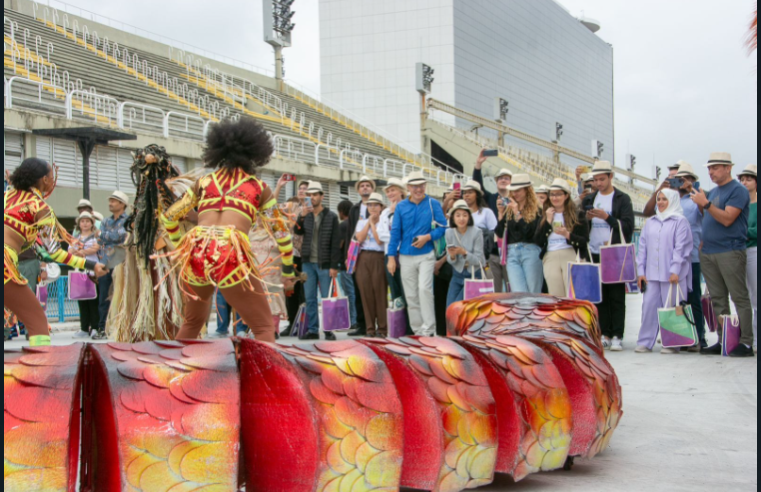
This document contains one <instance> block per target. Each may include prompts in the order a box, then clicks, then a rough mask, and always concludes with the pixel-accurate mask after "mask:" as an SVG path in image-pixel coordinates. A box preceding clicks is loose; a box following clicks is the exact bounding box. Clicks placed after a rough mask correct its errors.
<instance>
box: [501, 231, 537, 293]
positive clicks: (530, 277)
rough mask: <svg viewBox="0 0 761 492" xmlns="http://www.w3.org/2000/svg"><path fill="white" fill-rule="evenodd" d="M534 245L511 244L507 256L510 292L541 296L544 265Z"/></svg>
mask: <svg viewBox="0 0 761 492" xmlns="http://www.w3.org/2000/svg"><path fill="white" fill-rule="evenodd" d="M541 253H542V250H541V248H539V246H537V245H535V244H528V243H518V244H511V245H510V248H509V250H508V255H507V276H508V277H509V278H510V290H511V292H518V293H521V292H527V293H531V294H541V293H542V285H543V284H544V265H542V260H541V259H539V255H540V254H541Z"/></svg>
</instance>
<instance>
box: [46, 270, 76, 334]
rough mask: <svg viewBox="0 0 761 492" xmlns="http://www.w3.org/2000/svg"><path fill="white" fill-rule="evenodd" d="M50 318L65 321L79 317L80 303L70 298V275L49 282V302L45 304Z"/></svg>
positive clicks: (59, 321)
mask: <svg viewBox="0 0 761 492" xmlns="http://www.w3.org/2000/svg"><path fill="white" fill-rule="evenodd" d="M45 313H46V314H47V317H48V320H51V321H52V320H55V321H56V322H58V323H64V322H66V321H71V320H73V319H77V318H79V304H77V301H72V300H70V299H69V277H60V278H59V279H58V280H56V281H55V282H54V283H51V284H48V302H47V304H46V305H45Z"/></svg>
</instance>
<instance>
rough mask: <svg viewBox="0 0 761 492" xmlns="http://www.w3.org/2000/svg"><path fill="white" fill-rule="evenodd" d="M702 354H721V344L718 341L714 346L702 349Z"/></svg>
mask: <svg viewBox="0 0 761 492" xmlns="http://www.w3.org/2000/svg"><path fill="white" fill-rule="evenodd" d="M700 353H701V355H721V344H720V343H717V344H716V345H714V346H713V347H707V348H704V349H700Z"/></svg>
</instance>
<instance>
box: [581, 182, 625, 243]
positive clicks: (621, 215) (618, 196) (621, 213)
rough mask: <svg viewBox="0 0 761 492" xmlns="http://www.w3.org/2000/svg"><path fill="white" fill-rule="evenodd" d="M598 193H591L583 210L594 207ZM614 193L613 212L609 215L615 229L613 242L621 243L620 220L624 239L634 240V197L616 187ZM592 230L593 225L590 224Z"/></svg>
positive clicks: (610, 222)
mask: <svg viewBox="0 0 761 492" xmlns="http://www.w3.org/2000/svg"><path fill="white" fill-rule="evenodd" d="M597 193H598V192H595V193H594V194H592V195H589V196H588V197H587V198H586V199H585V200H584V203H582V205H581V209H582V210H586V209H587V207H593V206H594V204H595V200H596V199H597ZM613 193H614V195H613V213H612V214H611V215H610V217H608V220H607V222H608V225H609V226H610V228H611V229H612V230H613V243H612V244H621V239H620V234H619V233H618V231H619V227H618V221H621V227H623V233H624V239H625V240H626V242H627V243H631V242H632V237H634V207H633V206H632V199H631V198H630V197H629V195H627V194H626V193H624V192H623V191H619V190H618V189H616V190H615V191H614V192H613ZM590 231H591V226H590Z"/></svg>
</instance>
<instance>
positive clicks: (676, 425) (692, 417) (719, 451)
mask: <svg viewBox="0 0 761 492" xmlns="http://www.w3.org/2000/svg"><path fill="white" fill-rule="evenodd" d="M640 312H641V299H640V298H638V297H636V296H631V297H630V298H629V312H628V321H627V327H629V333H628V335H627V339H626V349H627V350H626V351H625V352H623V353H619V354H615V353H614V354H609V356H608V357H609V359H610V360H611V362H612V364H613V366H614V367H615V368H616V370H617V372H618V375H619V378H620V379H621V384H622V386H623V390H624V411H625V412H626V414H625V415H624V419H623V421H622V423H621V426H620V427H619V429H618V432H617V433H616V435H615V436H614V438H613V442H612V446H611V448H610V449H609V450H608V451H607V452H606V453H605V454H604V455H603V456H601V457H598V458H596V459H595V460H592V461H578V462H577V464H576V467H575V468H574V470H573V471H572V472H562V471H561V472H555V473H548V474H542V475H534V476H531V477H529V478H528V479H526V480H525V481H524V482H521V483H519V484H512V483H511V481H510V480H509V479H507V478H505V477H500V478H498V479H497V481H496V482H495V484H494V485H492V486H490V487H484V488H482V489H479V490H482V491H484V492H497V491H515V492H524V491H549V490H557V489H558V488H560V487H562V488H563V489H564V490H578V491H589V490H605V491H643V490H645V491H647V492H656V491H669V492H673V491H685V492H686V491H691V492H692V491H716V490H731V491H732V492H737V491H751V490H753V491H755V490H757V488H758V486H757V484H758V476H757V475H758V471H757V463H758V442H757V434H758V427H757V416H758V412H757V403H758V378H757V376H758V372H757V369H758V366H757V362H756V360H755V359H751V360H733V359H724V358H720V357H705V356H700V355H697V354H680V355H676V356H665V355H660V354H658V353H654V354H649V355H637V354H634V352H633V351H632V349H633V348H634V345H635V342H636V335H637V330H638V328H639V317H640ZM714 339H715V337H714V338H712V339H711V340H710V342H713V341H714ZM72 341H73V338H72V333H71V332H69V333H66V334H57V335H56V336H55V337H54V343H56V344H69V343H71V342H72ZM20 346H21V343H20V342H11V343H6V344H5V347H6V348H15V347H20Z"/></svg>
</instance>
